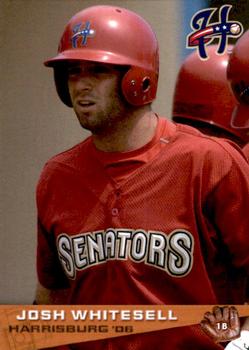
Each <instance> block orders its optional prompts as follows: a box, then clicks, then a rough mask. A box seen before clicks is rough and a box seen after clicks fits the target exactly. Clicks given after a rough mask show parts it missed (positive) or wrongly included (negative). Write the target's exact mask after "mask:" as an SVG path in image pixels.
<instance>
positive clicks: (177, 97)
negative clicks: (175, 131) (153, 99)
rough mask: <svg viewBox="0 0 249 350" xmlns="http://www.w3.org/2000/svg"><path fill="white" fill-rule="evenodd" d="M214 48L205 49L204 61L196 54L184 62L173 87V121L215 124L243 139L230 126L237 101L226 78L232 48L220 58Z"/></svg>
mask: <svg viewBox="0 0 249 350" xmlns="http://www.w3.org/2000/svg"><path fill="white" fill-rule="evenodd" d="M217 49H218V46H217V45H209V46H207V48H206V50H207V55H208V59H207V60H205V61H204V60H201V59H200V57H199V55H198V52H197V51H195V52H193V53H191V54H190V55H189V56H188V57H187V58H186V59H185V60H184V62H183V64H182V66H181V68H180V71H179V73H178V77H177V81H176V86H175V92H174V99H173V112H172V114H173V120H174V121H176V122H177V121H179V120H186V121H188V124H191V121H193V122H194V121H197V122H201V123H204V124H205V125H214V126H215V127H218V128H220V129H223V130H225V131H227V132H229V133H230V134H232V135H235V136H236V137H238V138H239V139H242V138H243V133H241V131H240V130H238V129H236V128H234V127H233V125H231V116H232V112H233V109H234V107H235V106H236V104H237V102H236V99H235V97H234V96H233V93H232V91H231V89H230V86H229V83H228V81H227V78H226V69H227V64H228V58H229V55H230V54H231V51H232V49H233V46H231V45H229V46H228V47H227V52H226V53H224V54H222V55H220V54H217Z"/></svg>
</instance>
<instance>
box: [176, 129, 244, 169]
mask: <svg viewBox="0 0 249 350" xmlns="http://www.w3.org/2000/svg"><path fill="white" fill-rule="evenodd" d="M175 125H176V132H175V140H174V141H175V142H176V143H177V142H179V143H180V144H181V143H182V144H183V145H184V147H186V148H187V149H188V150H189V151H190V152H193V153H198V154H199V155H201V156H204V155H206V156H208V157H211V158H215V159H216V160H218V159H222V160H224V159H236V161H241V160H242V162H243V161H244V160H245V156H244V154H243V151H242V149H241V148H240V147H239V146H238V145H237V144H235V143H234V142H232V141H230V140H228V139H223V138H218V137H214V136H209V135H206V134H203V133H202V132H201V131H199V130H198V129H196V128H194V127H191V126H189V125H185V124H178V123H175Z"/></svg>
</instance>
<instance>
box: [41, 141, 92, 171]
mask: <svg viewBox="0 0 249 350" xmlns="http://www.w3.org/2000/svg"><path fill="white" fill-rule="evenodd" d="M90 144H91V137H88V138H86V139H85V140H83V141H81V142H80V143H78V144H76V145H74V146H73V147H71V148H69V149H67V150H65V151H63V152H60V153H58V154H56V155H54V156H53V157H51V158H50V159H49V160H48V161H47V162H46V164H45V167H54V166H59V165H60V166H64V167H69V168H75V167H77V165H78V164H79V162H83V161H84V158H85V156H86V154H87V152H88V148H89V145H90Z"/></svg>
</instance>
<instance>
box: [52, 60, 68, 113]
mask: <svg viewBox="0 0 249 350" xmlns="http://www.w3.org/2000/svg"><path fill="white" fill-rule="evenodd" d="M54 81H55V86H56V91H57V93H58V95H59V97H60V99H61V100H62V102H64V103H65V104H66V105H67V106H68V107H73V105H72V102H71V98H70V95H69V91H68V76H67V69H66V65H65V64H63V63H61V64H57V65H56V66H55V67H54Z"/></svg>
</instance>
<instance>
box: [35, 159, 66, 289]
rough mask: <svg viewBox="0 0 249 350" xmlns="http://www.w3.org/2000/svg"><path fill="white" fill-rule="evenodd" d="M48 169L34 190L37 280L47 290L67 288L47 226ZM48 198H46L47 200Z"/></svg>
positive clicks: (46, 167) (51, 233)
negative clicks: (35, 203)
mask: <svg viewBox="0 0 249 350" xmlns="http://www.w3.org/2000/svg"><path fill="white" fill-rule="evenodd" d="M51 191H52V190H51V185H50V169H49V167H48V166H47V165H46V166H45V167H44V169H43V171H42V173H41V176H40V179H39V181H38V184H37V189H36V202H37V217H38V219H37V250H36V269H37V276H38V280H39V282H40V283H41V285H42V286H43V287H45V288H47V289H64V288H68V287H69V285H68V280H67V278H66V276H65V274H64V271H63V268H62V266H61V264H60V261H59V258H58V252H57V248H56V238H55V235H54V233H53V230H52V227H51V225H50V224H49V220H48V213H49V212H50V209H49V205H48V198H50V197H49V196H50V194H51ZM47 197H48V198H47Z"/></svg>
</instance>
